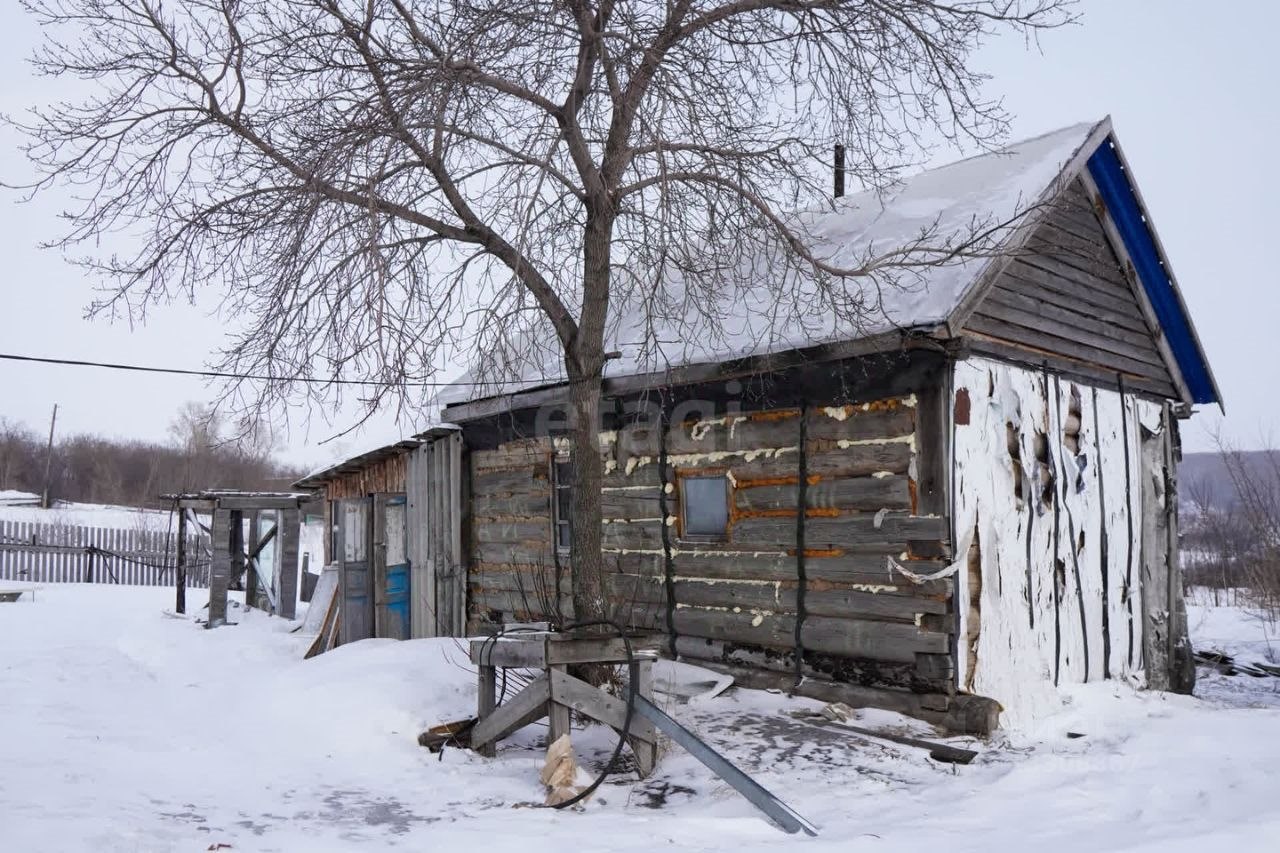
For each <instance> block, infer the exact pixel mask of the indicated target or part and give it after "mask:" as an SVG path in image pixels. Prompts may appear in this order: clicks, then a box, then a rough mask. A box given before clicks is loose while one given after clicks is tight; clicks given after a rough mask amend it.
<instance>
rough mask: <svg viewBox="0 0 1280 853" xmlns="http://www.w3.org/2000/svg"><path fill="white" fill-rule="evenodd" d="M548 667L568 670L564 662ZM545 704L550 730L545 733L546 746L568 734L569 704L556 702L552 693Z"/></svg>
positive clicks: (558, 670) (564, 671)
mask: <svg viewBox="0 0 1280 853" xmlns="http://www.w3.org/2000/svg"><path fill="white" fill-rule="evenodd" d="M550 669H553V670H555V671H557V672H563V673H567V672H568V671H569V667H568V666H566V665H564V664H556V665H555V666H552V667H550ZM547 706H548V711H549V714H548V716H550V718H551V719H550V727H551V731H550V732H549V733H548V735H547V746H551V744H553V743H555V742H556V741H557V740H559V739H560V736H561V735H567V734H569V706H568V705H562V704H560V703H559V702H557V701H556V700H555V696H554V694H553V695H552V698H551V701H549V702H548V703H547Z"/></svg>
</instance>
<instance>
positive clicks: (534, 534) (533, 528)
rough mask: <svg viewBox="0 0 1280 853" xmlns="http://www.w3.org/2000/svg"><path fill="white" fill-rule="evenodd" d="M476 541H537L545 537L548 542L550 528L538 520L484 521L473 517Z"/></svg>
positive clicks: (481, 542)
mask: <svg viewBox="0 0 1280 853" xmlns="http://www.w3.org/2000/svg"><path fill="white" fill-rule="evenodd" d="M472 529H473V530H474V532H475V538H476V542H477V543H480V544H486V543H499V542H501V543H509V544H517V543H523V542H538V541H541V540H543V539H546V540H547V541H548V542H550V539H551V529H550V527H549V526H548V525H547V524H544V523H542V522H538V521H485V520H484V519H475V520H474V523H473V525H472Z"/></svg>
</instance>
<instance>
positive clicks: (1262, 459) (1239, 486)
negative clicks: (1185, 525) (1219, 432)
mask: <svg viewBox="0 0 1280 853" xmlns="http://www.w3.org/2000/svg"><path fill="white" fill-rule="evenodd" d="M1218 449H1219V452H1220V453H1221V454H1222V461H1223V464H1224V466H1225V467H1226V470H1227V473H1228V475H1229V476H1230V478H1231V484H1232V486H1233V488H1234V491H1235V501H1234V502H1232V503H1230V504H1229V505H1226V504H1220V505H1219V506H1217V507H1214V508H1212V509H1213V511H1212V512H1206V513H1202V520H1203V521H1204V523H1205V529H1206V531H1207V534H1208V539H1207V541H1208V542H1210V543H1212V544H1213V545H1214V546H1215V547H1216V548H1217V551H1216V553H1217V555H1218V556H1217V566H1216V568H1214V569H1211V570H1210V571H1209V573H1210V574H1212V573H1215V572H1216V574H1217V575H1218V576H1219V577H1220V578H1221V579H1222V581H1223V585H1224V586H1225V585H1228V584H1229V585H1231V586H1234V587H1237V588H1242V589H1244V590H1246V595H1247V598H1248V601H1249V603H1250V604H1251V605H1252V606H1254V607H1256V608H1257V609H1258V610H1260V611H1261V613H1262V614H1263V615H1264V616H1265V617H1266V618H1267V619H1269V620H1271V621H1277V620H1280V451H1268V452H1265V453H1260V454H1259V453H1246V452H1245V451H1242V450H1240V449H1239V448H1238V447H1235V446H1234V445H1232V444H1230V443H1229V442H1227V441H1226V440H1225V439H1223V438H1222V437H1221V436H1219V437H1218Z"/></svg>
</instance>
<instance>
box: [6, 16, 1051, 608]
mask: <svg viewBox="0 0 1280 853" xmlns="http://www.w3.org/2000/svg"><path fill="white" fill-rule="evenodd" d="M23 2H24V4H25V5H26V6H27V7H28V8H29V9H30V10H31V11H32V12H33V13H34V14H35V15H36V16H37V17H38V18H39V19H40V21H41V23H42V24H44V25H45V27H46V31H47V32H48V33H49V41H48V43H47V46H46V47H45V48H44V49H43V50H42V51H41V52H40V53H39V54H38V56H37V58H36V64H37V67H38V68H39V69H40V70H41V71H43V72H44V73H46V74H49V75H52V76H55V77H66V76H70V77H82V78H87V79H88V80H90V81H92V84H93V86H94V94H93V95H92V96H91V97H88V98H86V99H85V100H83V101H81V102H79V103H66V104H58V105H56V106H53V107H49V108H46V109H40V110H36V111H35V113H34V116H33V117H32V118H31V119H29V120H27V121H25V122H23V123H21V126H22V127H23V129H24V130H25V131H26V132H27V133H28V134H29V139H30V144H29V147H28V153H29V155H30V157H31V158H32V159H33V160H34V162H35V163H36V164H37V165H38V166H39V167H40V168H41V170H42V177H41V179H40V181H39V183H38V184H37V185H36V188H37V189H38V188H43V187H47V186H50V185H55V184H64V185H70V186H72V187H75V188H77V189H79V190H81V191H82V198H83V202H84V203H83V206H81V207H80V208H79V209H78V210H76V211H74V212H73V214H72V216H71V227H70V230H69V233H67V234H66V236H65V238H64V239H63V240H62V241H60V243H59V245H62V246H64V247H65V246H68V245H77V244H86V243H87V244H89V245H90V246H96V245H97V243H96V242H95V241H98V240H100V239H102V238H104V237H106V236H108V235H113V234H117V233H121V232H130V233H135V232H138V231H141V232H143V233H144V234H146V240H145V244H144V245H143V246H142V247H141V248H140V249H139V250H138V251H136V252H132V253H129V254H127V255H126V256H123V257H117V256H109V257H106V256H102V255H96V256H95V257H93V258H91V259H90V260H89V262H88V263H89V264H90V265H91V266H92V267H94V268H95V269H96V270H97V271H98V272H100V273H101V274H102V275H103V276H104V281H105V284H106V291H105V293H104V295H103V297H102V299H101V300H100V301H99V302H97V303H96V304H95V310H96V311H97V312H98V313H100V314H109V315H114V314H120V313H137V312H145V311H146V310H147V308H148V307H149V306H152V305H155V304H157V303H159V302H163V301H166V300H169V299H172V298H175V297H185V298H194V296H195V294H196V292H197V291H199V290H201V289H203V288H205V287H216V288H220V291H221V293H222V294H223V296H224V298H225V299H226V301H227V303H228V305H229V306H230V307H231V308H232V309H234V317H235V324H234V325H233V327H232V328H231V329H230V330H229V333H228V334H229V339H228V343H227V346H226V347H225V349H224V350H223V351H222V353H221V354H220V362H219V364H220V367H222V368H223V369H226V370H228V371H232V372H239V373H247V374H256V375H262V376H267V377H269V380H268V381H265V382H259V381H253V382H245V383H239V384H232V385H231V386H230V387H229V388H228V391H227V393H228V395H229V397H230V398H231V399H232V400H234V401H235V402H236V403H237V404H238V405H242V406H245V407H248V408H258V409H261V408H263V407H273V406H275V405H278V404H281V403H287V402H290V401H293V400H296V398H297V397H298V396H299V395H304V394H310V395H313V396H314V397H315V398H316V399H319V400H322V401H325V402H331V401H333V400H334V399H338V398H341V396H342V386H341V385H338V384H329V385H325V384H320V385H307V386H302V385H299V384H298V383H297V381H296V380H298V379H300V378H306V379H321V380H325V381H331V380H338V379H344V378H347V379H349V378H358V379H369V380H374V381H377V382H379V383H381V385H380V387H377V388H375V389H374V390H372V391H370V392H369V393H368V395H367V396H365V397H364V398H362V400H361V402H362V403H363V405H364V406H366V408H367V410H372V409H374V408H376V407H377V406H379V405H381V404H384V403H393V404H396V405H400V406H406V405H407V406H409V407H417V406H419V405H421V404H422V403H423V402H425V401H424V400H423V399H422V396H421V393H420V392H417V391H415V390H414V389H413V387H412V383H426V382H430V381H431V380H432V378H433V377H436V376H438V375H439V370H440V369H441V368H442V360H443V359H444V357H445V356H446V355H447V354H448V353H450V352H456V351H459V350H468V349H476V350H479V351H480V352H481V353H483V354H484V358H483V359H482V360H481V362H480V369H479V370H478V371H477V372H475V373H474V374H473V375H472V376H471V379H472V380H473V381H475V382H480V383H487V384H489V387H491V388H493V389H498V388H512V387H519V386H518V385H512V384H511V383H512V382H513V381H519V382H525V383H528V382H534V383H536V384H542V383H544V382H546V381H548V380H552V379H560V378H564V379H567V382H568V386H569V392H568V397H569V406H570V421H571V425H572V438H573V441H574V446H575V447H576V448H578V450H579V452H578V453H577V454H576V456H577V460H576V461H577V464H575V466H574V471H575V489H574V492H573V513H574V518H575V519H576V520H577V521H578V523H575V524H574V525H573V533H572V535H573V554H574V557H573V561H572V568H571V571H572V578H573V592H574V596H573V597H574V606H575V610H576V615H577V617H578V618H580V619H585V618H594V617H599V616H601V615H603V614H604V612H605V605H604V601H603V598H604V596H603V593H602V586H601V573H602V565H601V556H600V546H601V527H600V523H599V522H600V503H599V490H600V484H601V477H602V464H601V460H600V456H599V454H598V453H596V452H594V448H595V444H596V440H597V439H596V429H597V424H598V421H599V408H600V391H601V381H602V375H603V372H604V367H605V363H606V360H607V357H608V353H607V351H606V341H607V340H608V339H609V335H610V332H611V331H614V330H616V328H617V323H618V322H619V320H620V318H631V319H634V318H635V317H637V316H638V317H639V318H641V321H640V322H639V323H633V324H632V325H633V326H634V327H635V328H638V329H640V330H641V335H640V337H641V339H640V340H637V341H627V342H626V343H628V344H629V345H631V346H632V348H633V349H634V351H635V353H636V354H637V356H636V357H637V358H638V359H642V358H644V357H648V358H651V359H657V358H658V357H659V350H660V345H661V344H662V343H663V341H661V340H659V339H658V332H657V330H658V329H659V328H663V329H666V330H667V331H666V332H665V333H664V334H667V335H668V336H669V337H675V338H679V337H680V334H679V332H680V330H681V329H689V328H694V327H696V328H698V329H700V330H705V329H708V328H710V329H712V330H714V329H716V328H717V326H718V324H719V323H720V322H721V321H723V320H724V319H726V317H727V313H726V312H729V311H731V309H732V306H733V305H734V304H735V302H736V301H737V300H736V299H735V298H734V297H735V296H736V295H739V294H752V295H753V297H754V298H755V299H756V300H758V301H759V304H766V303H767V304H769V305H770V306H772V307H771V308H770V310H771V312H773V314H774V316H773V317H771V321H772V322H773V323H775V324H778V325H785V324H786V322H787V321H795V322H798V323H800V324H802V325H803V324H804V323H805V322H806V321H812V319H813V318H815V317H828V318H835V319H836V320H838V321H839V323H840V324H841V325H842V327H843V328H847V329H851V330H855V331H856V330H857V329H860V328H863V327H864V326H866V325H867V324H868V322H869V321H872V320H877V319H879V320H882V319H883V317H882V316H879V315H880V314H881V313H882V309H881V303H880V296H881V294H882V292H883V291H884V289H885V288H890V287H900V286H907V285H908V284H909V283H910V278H911V273H912V271H913V270H915V271H918V270H919V269H920V268H921V267H924V266H929V265H936V264H942V263H949V262H953V261H954V260H955V259H957V258H960V257H964V256H966V255H968V254H971V253H976V252H982V251H990V249H991V246H992V245H994V244H995V243H996V242H998V241H996V240H994V236H995V235H996V234H997V233H998V232H999V230H1000V229H1001V228H1002V227H1004V226H1007V225H1008V224H1009V223H1007V222H1005V223H1000V222H973V223H968V227H966V228H963V229H961V231H962V232H963V233H957V232H956V231H955V229H954V228H942V227H936V228H930V229H924V230H922V231H921V233H919V234H914V235H909V236H906V237H904V239H903V242H902V245H896V246H881V247H877V250H876V252H875V253H874V254H868V255H867V256H865V257H859V258H852V259H848V258H846V259H842V260H840V261H839V262H837V261H834V260H832V259H831V258H830V257H829V256H826V255H823V254H821V253H819V252H816V251H815V249H814V246H813V244H812V241H811V240H810V239H809V236H808V234H807V233H806V230H805V228H804V218H803V217H797V216H794V215H792V213H790V212H789V211H793V210H795V209H797V208H802V207H806V206H809V207H812V206H813V205H814V204H816V203H819V200H821V199H823V198H824V197H825V196H826V195H827V193H826V188H827V186H828V184H829V171H828V170H827V168H826V167H825V166H824V161H825V160H826V159H827V157H828V156H829V154H830V151H831V150H832V146H833V145H834V144H836V143H840V144H843V145H845V146H847V149H848V151H849V157H848V161H847V171H848V177H849V180H850V181H851V182H853V183H855V184H860V185H862V186H864V187H870V188H880V187H884V186H886V185H887V184H888V183H889V182H891V181H892V180H893V179H894V178H895V176H896V175H897V174H898V173H899V170H900V169H901V168H903V167H905V166H908V165H915V164H916V162H918V159H919V158H920V157H921V156H922V152H924V151H925V150H927V148H928V147H929V145H930V144H931V143H938V142H944V141H945V142H952V143H967V144H975V143H976V144H978V145H980V146H983V145H989V144H991V143H992V142H994V141H996V140H998V139H1000V138H1001V137H1002V135H1003V133H1004V132H1005V130H1006V117H1005V114H1004V113H1003V112H1002V111H1001V110H1000V108H999V105H998V103H997V102H995V101H992V100H989V99H987V98H986V97H985V96H984V95H983V93H982V86H983V84H984V82H985V80H984V77H983V76H982V75H981V74H980V73H978V72H977V71H975V70H973V69H972V68H971V67H970V64H969V62H968V60H969V56H970V54H971V52H972V51H973V50H974V48H975V47H976V46H977V45H978V44H979V43H980V41H981V40H982V39H984V38H986V37H987V36H990V35H993V34H996V33H998V32H1000V31H1003V30H1012V31H1016V32H1020V33H1022V34H1023V35H1024V36H1026V37H1027V38H1032V39H1033V38H1034V37H1035V35H1036V33H1037V32H1039V31H1040V30H1042V29H1044V28H1047V27H1054V26H1058V25H1060V24H1062V23H1065V22H1066V21H1068V20H1069V18H1070V8H1069V5H1070V0H962V1H961V2H930V1H929V0H857V2H852V0H843V2H842V0H527V2H519V3H515V2H507V0H472V2H443V0H184V2H180V3H178V2H174V3H168V4H166V3H164V2H162V0H23ZM826 203H827V204H828V205H829V204H830V200H829V199H827V201H826ZM851 280H852V281H851ZM658 321H661V322H658ZM714 335H715V332H714V331H713V332H712V336H713V337H714Z"/></svg>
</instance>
